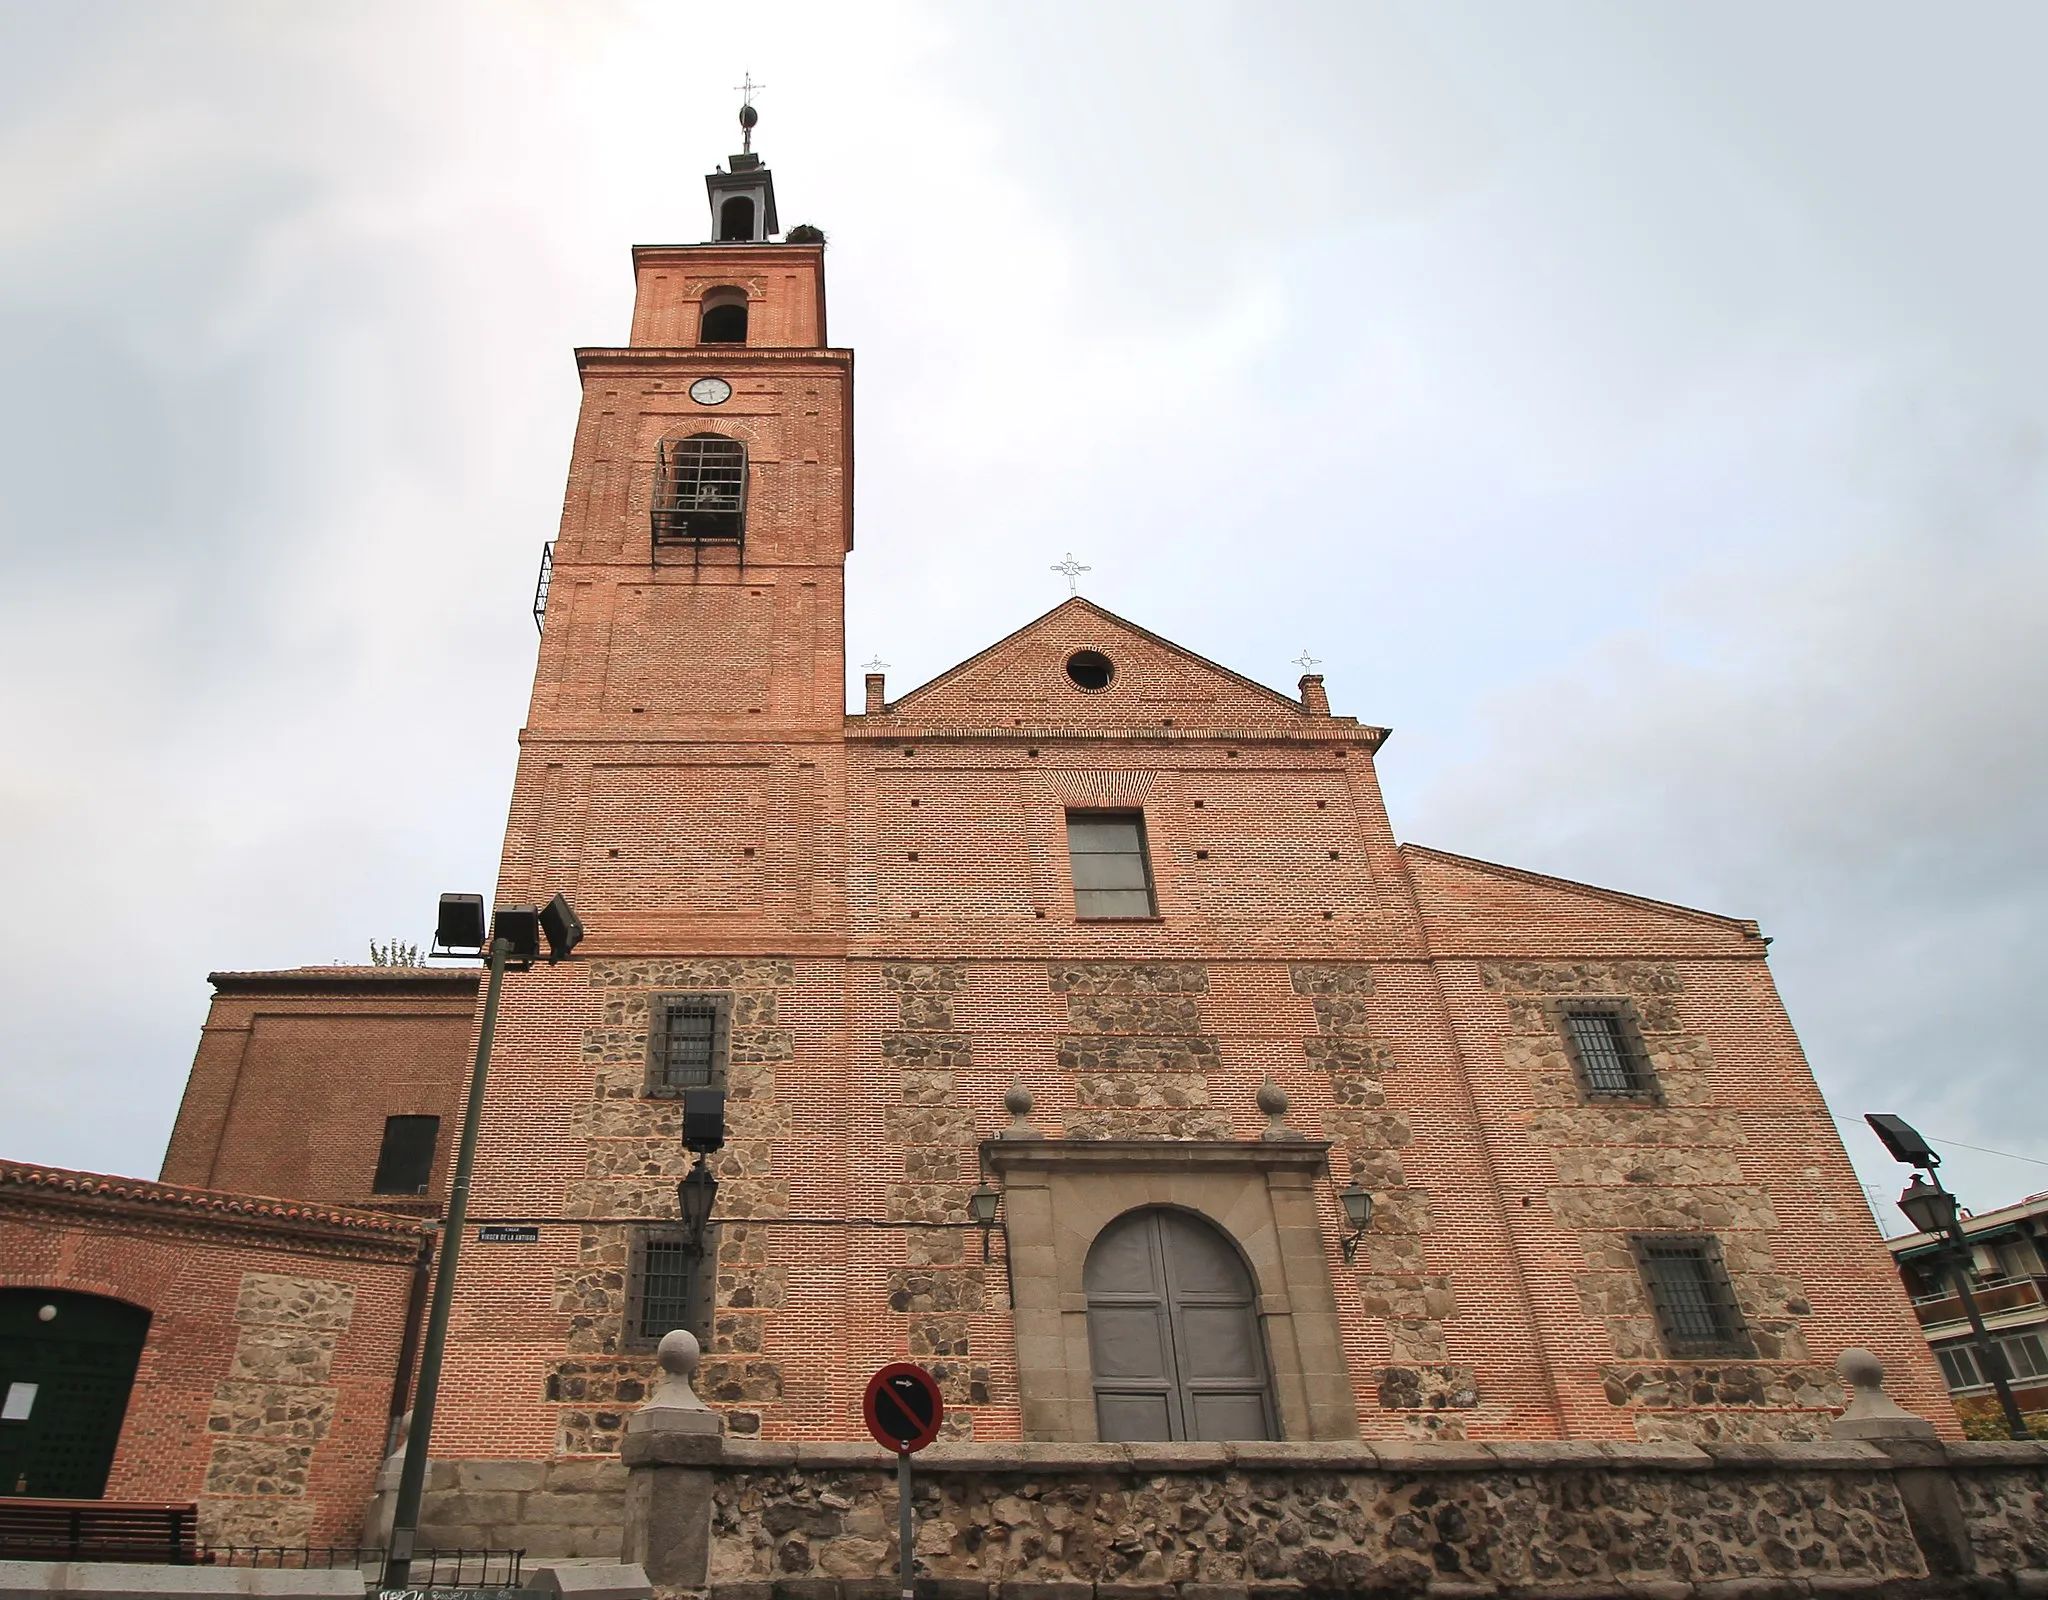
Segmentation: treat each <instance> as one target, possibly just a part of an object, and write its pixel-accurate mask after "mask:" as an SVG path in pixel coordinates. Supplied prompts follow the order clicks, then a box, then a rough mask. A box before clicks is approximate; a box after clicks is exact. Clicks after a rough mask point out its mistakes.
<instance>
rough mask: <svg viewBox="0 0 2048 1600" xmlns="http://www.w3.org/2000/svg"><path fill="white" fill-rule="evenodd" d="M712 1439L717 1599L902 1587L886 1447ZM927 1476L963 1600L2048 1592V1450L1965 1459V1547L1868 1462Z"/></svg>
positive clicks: (1364, 1449) (1351, 1455)
mask: <svg viewBox="0 0 2048 1600" xmlns="http://www.w3.org/2000/svg"><path fill="white" fill-rule="evenodd" d="M704 1442H705V1443H708V1444H710V1445H711V1446H712V1447H713V1448H712V1453H711V1459H709V1460H705V1461H704V1463H703V1464H704V1465H705V1466H706V1467H709V1468H710V1470H709V1472H708V1473H706V1474H705V1476H706V1477H707V1478H708V1481H709V1499H710V1513H709V1514H710V1523H711V1557H710V1561H711V1567H710V1572H709V1578H710V1594H711V1597H712V1600H798V1597H801V1600H883V1597H884V1596H885V1595H886V1594H888V1593H889V1592H891V1591H893V1588H894V1574H895V1571H896V1560H897V1553H896V1542H895V1531H896V1492H895V1484H894V1479H893V1473H892V1471H891V1469H890V1468H889V1466H888V1464H887V1462H886V1461H885V1460H883V1459H882V1458H880V1457H879V1456H878V1455H877V1454H876V1452H874V1451H872V1450H869V1449H867V1448H866V1447H864V1446H847V1445H815V1446H813V1445H802V1446H799V1445H794V1444H782V1443H773V1442H760V1441H747V1442H727V1443H726V1444H725V1445H724V1446H723V1448H722V1449H720V1448H719V1447H718V1444H717V1441H704ZM628 1454H629V1459H630V1458H632V1456H633V1452H632V1451H631V1450H629V1452H628ZM639 1470H647V1469H646V1468H640V1469H639ZM656 1470H676V1469H656ZM918 1474H919V1475H918V1479H917V1485H916V1499H915V1504H916V1508H917V1517H918V1524H917V1526H918V1532H917V1553H918V1562H919V1575H920V1578H921V1579H924V1580H927V1581H934V1587H933V1590H932V1593H934V1594H935V1595H942V1596H944V1597H946V1600H981V1597H990V1600H993V1597H996V1596H1000V1600H1091V1597H1093V1600H1116V1597H1125V1600H1174V1596H1175V1595H1176V1592H1177V1594H1178V1596H1179V1597H1180V1600H1234V1597H1244V1596H1247V1595H1256V1596H1268V1597H1280V1596H1292V1595H1301V1596H1310V1595H1324V1594H1335V1593H1344V1594H1359V1593H1372V1594H1382V1595H1398V1594H1418V1595H1419V1594H1423V1593H1431V1594H1436V1595H1443V1596H1465V1597H1472V1596H1479V1595H1519V1594H1528V1595H1543V1594H1550V1595H1558V1596H1567V1595H1568V1596H1571V1597H1573V1600H1590V1597H1594V1596H1604V1595H1622V1594H1629V1595H1636V1596H1645V1597H1654V1600H1682V1597H1685V1596H1689V1595H1699V1596H1707V1595H1713V1596H1722V1597H1727V1600H1736V1597H1745V1600H1746V1597H1748V1596H1770V1597H1773V1600H1792V1597H1795V1596H1807V1595H1819V1594H1834V1595H1846V1594H1859V1593H1871V1594H1883V1595H1885V1596H1887V1597H1893V1596H1899V1595H1905V1594H1916V1593H1924V1594H1942V1595H1948V1594H1961V1593H1966V1592H1967V1593H1979V1594H1988V1593H2011V1592H2015V1591H2017V1592H2019V1593H2038V1592H2040V1591H2041V1589H2042V1587H2043V1586H2044V1584H2048V1447H2042V1446H2035V1445H2017V1446H2015V1445H2003V1446H1998V1445H1991V1446H1978V1445H1962V1446H1951V1447H1949V1448H1948V1450H1947V1455H1946V1471H1945V1473H1943V1474H1942V1475H1943V1476H1944V1477H1945V1478H1946V1479H1948V1480H1949V1481H1950V1482H1952V1484H1953V1486H1954V1489H1953V1492H1954V1493H1955V1495H1956V1496H1957V1498H1958V1499H1959V1500H1960V1503H1961V1505H1962V1508H1963V1520H1962V1524H1961V1529H1966V1535H1961V1536H1963V1537H1966V1538H1967V1541H1968V1549H1967V1550H1959V1548H1958V1546H1957V1545H1955V1544H1951V1545H1949V1546H1946V1547H1944V1546H1943V1545H1942V1543H1941V1540H1940V1538H1939V1536H1938V1535H1936V1536H1930V1535H1929V1534H1928V1530H1927V1529H1926V1528H1925V1527H1924V1526H1922V1525H1921V1523H1920V1522H1918V1521H1915V1520H1910V1519H1909V1508H1908V1502H1909V1501H1910V1500H1912V1499H1913V1492H1912V1490H1911V1489H1910V1488H1909V1487H1907V1486H1906V1485H1904V1484H1903V1483H1902V1481H1901V1475H1900V1473H1899V1472H1898V1470H1897V1469H1896V1468H1895V1466H1894V1463H1893V1462H1892V1460H1891V1459H1890V1458H1889V1457H1887V1456H1886V1455H1885V1454H1884V1452H1883V1451H1882V1450H1880V1449H1879V1448H1877V1447H1876V1446H1874V1445H1870V1444H1864V1443H1854V1442H1833V1443H1810V1444H1797V1445H1778V1446H1754V1445H1750V1446H1723V1447H1713V1448H1710V1449H1701V1448H1698V1447H1695V1446H1691V1445H1686V1444H1679V1443H1620V1442H1617V1443H1607V1444H1593V1443H1578V1444H1569V1443H1568V1444H1536V1443H1520V1444H1513V1443H1500V1444H1492V1445H1467V1444H1441V1443H1439V1444H1421V1443H1400V1442H1393V1441H1387V1442H1381V1443H1378V1444H1374V1445H1363V1444H1329V1445H1286V1444H1239V1445H1221V1444H1205V1445H969V1446H952V1447H939V1448H937V1449H934V1450H933V1451H930V1452H927V1453H926V1454H925V1455H924V1456H923V1457H920V1459H919V1462H918ZM1918 1515H1919V1514H1918V1513H1913V1516H1915V1517H1917V1516H1918ZM1916 1527H1917V1528H1919V1532H1918V1533H1916ZM1923 1539H1926V1540H1927V1541H1928V1542H1926V1543H1925V1544H1924V1545H1923V1543H1922V1540H1923ZM1959 1557H1960V1559H1958V1558H1959ZM1972 1564H1974V1566H1975V1568H1976V1571H1975V1574H1974V1575H1972V1574H1970V1573H1969V1572H1968V1570H1967V1569H1968V1567H1969V1566H1970V1565H1972ZM1958 1565H1960V1566H1961V1567H1962V1568H1963V1569H1964V1570H1962V1571H1961V1572H1958V1571H1956V1570H1955V1569H1956V1567H1957V1566H1958Z"/></svg>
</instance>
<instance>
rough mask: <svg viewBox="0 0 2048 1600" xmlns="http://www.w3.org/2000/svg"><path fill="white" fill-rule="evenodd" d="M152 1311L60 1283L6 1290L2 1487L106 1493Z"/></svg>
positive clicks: (0, 1295)
mask: <svg viewBox="0 0 2048 1600" xmlns="http://www.w3.org/2000/svg"><path fill="white" fill-rule="evenodd" d="M148 1332H149V1313H148V1312H147V1311H145V1310H143V1309H142V1308H141V1307H140V1306H131V1305H128V1304H125V1303H124V1302H122V1301H119V1300H108V1299H105V1298H103V1297H102V1296H100V1295H96V1294H71V1293H69V1292H67V1291H65V1290H62V1289H0V1495H32V1496H34V1497H36V1498H38V1499H43V1500H97V1499H98V1498H99V1497H100V1496H101V1495H102V1494H104V1493H105V1492H106V1488H107V1473H108V1471H109V1470H110V1469H111V1468H112V1467H113V1464H114V1446H115V1444H116V1443H117V1442H118V1441H119V1440H120V1437H121V1419H122V1417H123V1416H125V1415H126V1414H127V1411H128V1391H129V1390H130V1389H131V1388H132V1387H133V1386H134V1383H135V1366H136V1363H137V1362H138V1361H140V1360H141V1359H142V1341H143V1339H144V1337H145V1336H146V1335H147V1334H148Z"/></svg>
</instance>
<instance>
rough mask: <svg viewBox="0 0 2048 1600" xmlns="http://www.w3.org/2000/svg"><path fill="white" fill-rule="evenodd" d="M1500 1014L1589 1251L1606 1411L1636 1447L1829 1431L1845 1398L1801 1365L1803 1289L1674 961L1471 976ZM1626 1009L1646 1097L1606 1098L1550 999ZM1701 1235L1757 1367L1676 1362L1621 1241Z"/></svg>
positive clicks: (1562, 1194) (1518, 966)
mask: <svg viewBox="0 0 2048 1600" xmlns="http://www.w3.org/2000/svg"><path fill="white" fill-rule="evenodd" d="M1481 975H1482V977H1483V979H1484V981H1485V982H1486V984H1487V985H1488V986H1489V987H1490V988H1492V989H1494V990H1496V991H1497V992H1499V993H1500V995H1501V996H1502V997H1503V999H1504V1000H1505V1002H1506V1005H1507V1011H1508V1035H1507V1039H1506V1043H1505V1046H1504V1048H1503V1052H1502V1054H1503V1064H1504V1065H1505V1066H1506V1067H1507V1068H1508V1069H1509V1070H1510V1071H1515V1072H1520V1073H1525V1074H1527V1077H1528V1081H1529V1086H1530V1095H1531V1099H1532V1100H1533V1102H1534V1110H1533V1113H1532V1115H1531V1117H1530V1123H1529V1138H1530V1141H1531V1143H1533V1144H1535V1145H1538V1146H1540V1147H1543V1148H1545V1149H1546V1150H1547V1151H1548V1152H1549V1154H1550V1155H1551V1157H1552V1159H1553V1160H1554V1161H1555V1163H1556V1170H1557V1182H1556V1184H1555V1185H1554V1186H1553V1187H1552V1188H1551V1189H1550V1191H1549V1201H1550V1208H1551V1211H1552V1214H1553V1215H1555V1216H1556V1217H1557V1219H1558V1220H1559V1221H1560V1222H1561V1223H1562V1224H1563V1225H1564V1226H1566V1227H1568V1228H1570V1229H1572V1230H1573V1231H1574V1232H1575V1233H1576V1235H1577V1237H1578V1241H1579V1247H1580V1250H1581V1251H1582V1252H1583V1255H1584V1268H1583V1270H1581V1271H1580V1272H1579V1273H1578V1274H1577V1280H1578V1289H1579V1298H1580V1301H1581V1303H1582V1305H1583V1306H1584V1308H1585V1313H1586V1315H1587V1317H1588V1318H1590V1319H1593V1320H1594V1321H1597V1322H1601V1323H1604V1324H1605V1326H1606V1328H1607V1331H1608V1337H1609V1339H1610V1340H1611V1341H1612V1346H1613V1351H1614V1359H1613V1360H1612V1361H1611V1362H1610V1363H1608V1364H1607V1365H1605V1366H1604V1367H1603V1368H1602V1369H1601V1373H1600V1376H1601V1379H1602V1382H1603V1383H1604V1385H1605V1387H1606V1390H1607V1396H1608V1399H1609V1401H1610V1402H1611V1403H1612V1404H1614V1405H1616V1406H1618V1407H1622V1408H1624V1409H1625V1410H1626V1411H1627V1412H1628V1413H1629V1415H1630V1417H1631V1419H1632V1421H1633V1423H1634V1427H1635V1432H1636V1435H1637V1437H1638V1438H1642V1439H1690V1440H1714V1439H1729V1440H1734V1439H1750V1440H1759V1439H1811V1438H1816V1437H1819V1436H1821V1435H1822V1434H1824V1433H1825V1431H1826V1426H1827V1422H1828V1419H1829V1417H1830V1416H1831V1415H1832V1412H1831V1410H1830V1407H1834V1406H1838V1405H1839V1404H1840V1403H1841V1399H1842V1395H1841V1391H1840V1387H1839V1385H1837V1383H1836V1382H1835V1377H1834V1374H1833V1373H1832V1372H1831V1371H1829V1370H1828V1367H1827V1364H1826V1363H1825V1362H1818V1361H1814V1360H1812V1359H1811V1355H1810V1352H1809V1350H1808V1348H1807V1343H1806V1338H1805V1334H1804V1332H1803V1331H1802V1328H1801V1319H1802V1318H1803V1317H1805V1316H1807V1315H1809V1314H1810V1313H1811V1311H1812V1307H1811V1305H1810V1304H1809V1303H1808V1301H1807V1298H1806V1292H1805V1289H1804V1286H1803V1285H1802V1284H1801V1283H1800V1282H1799V1280H1798V1279H1796V1278H1794V1277H1792V1276H1791V1275H1789V1274H1787V1273H1785V1272H1782V1271H1780V1270H1779V1269H1778V1267H1777V1263H1776V1261H1775V1260H1774V1258H1773V1256H1772V1252H1771V1239H1772V1236H1773V1234H1774V1233H1775V1232H1776V1230H1777V1227H1778V1219H1777V1217H1776V1215H1775V1213H1774V1212H1773V1210H1772V1207H1771V1201H1770V1196H1769V1194H1768V1192H1767V1191H1766V1190H1765V1189H1764V1188H1763V1187H1762V1186H1761V1185H1759V1184H1757V1183H1755V1182H1753V1181H1751V1179H1750V1177H1749V1174H1748V1173H1747V1172H1746V1171H1745V1169H1744V1166H1743V1162H1742V1150H1743V1146H1744V1145H1745V1144H1746V1143H1747V1140H1746V1138H1745V1136H1744V1134H1743V1131H1742V1125H1741V1122H1740V1119H1739V1118H1737V1117H1736V1116H1735V1114H1734V1113H1733V1112H1731V1111H1729V1110H1726V1109H1724V1108H1722V1107H1721V1106H1719V1105H1717V1104H1716V1101H1715V1095H1714V1088H1713V1072H1712V1068H1713V1064H1714V1063H1713V1055H1712V1052H1711V1051H1710V1049H1709V1047H1708V1044H1707V1041H1706V1039H1705V1038H1703V1037H1701V1036H1700V1035H1698V1034H1696V1033H1690V1032H1687V1031H1686V1029H1685V1027H1684V1025H1683V1023H1682V1021H1681V1019H1680V1016H1679V1002H1680V997H1681V996H1682V994H1683V992H1684V984H1683V982H1682V980H1681V979H1680V977H1679V974H1678V971H1677V969H1676V967H1675V966H1673V965H1672V964H1670V963H1656V962H1637V961H1614V962H1601V961H1577V962H1568V961H1507V962H1493V963H1488V964H1486V965H1485V966H1484V967H1483V968H1482V969H1481ZM1579 996H1585V997H1597V998H1600V999H1603V1000H1606V999H1612V1000H1619V1001H1622V1002H1623V1003H1625V1004H1626V1005H1627V1007H1628V1008H1629V1015H1630V1016H1631V1017H1632V1018H1633V1020H1634V1022H1635V1024H1636V1026H1637V1027H1638V1028H1639V1029H1640V1032H1641V1036H1642V1041H1643V1046H1644V1049H1645V1051H1646V1053H1647V1055H1648V1057H1649V1063H1650V1068H1651V1070H1652V1072H1653V1073H1654V1075H1655V1078H1656V1094H1655V1096H1654V1098H1653V1099H1650V1100H1648V1101H1646V1102H1641V1103H1639V1102H1635V1101H1626V1102H1601V1101H1597V1100H1593V1099H1591V1098H1590V1097H1589V1096H1588V1095H1587V1094H1586V1092H1585V1091H1584V1089H1583V1088H1582V1087H1581V1085H1580V1083H1579V1079H1578V1074H1577V1072H1576V1070H1575V1069H1574V1067H1573V1065H1572V1060H1571V1056H1570V1053H1569V1050H1568V1048H1567V1046H1566V1042H1565V1035H1564V1029H1563V1023H1562V1020H1561V1015H1560V1009H1559V1003H1560V1002H1561V1001H1564V1000H1567V999H1569V998H1573V997H1579ZM1653 1232H1685V1233H1701V1234H1711V1235H1712V1236H1713V1237H1714V1238H1715V1239H1716V1240H1717V1241H1718V1242H1719V1244H1720V1248H1721V1252H1722V1258H1723V1261H1724V1263H1725V1265H1726V1267H1727V1271H1728V1277H1729V1281H1730V1283H1731V1284H1732V1285H1733V1287H1734V1290H1735V1296H1736V1299H1737V1301H1738V1302H1739V1304H1740V1306H1741V1310H1742V1316H1743V1321H1744V1323H1745V1325H1746V1331H1747V1334H1748V1337H1749V1339H1750V1340H1751V1342H1752V1343H1753V1344H1754V1346H1755V1350H1756V1356H1755V1359H1749V1360H1727V1361H1674V1360H1672V1359H1671V1358H1670V1357H1669V1356H1668V1355H1667V1354H1666V1353H1665V1350H1664V1347H1663V1343H1662V1340H1661V1338H1660V1336H1659V1332H1658V1327H1657V1319H1656V1315H1655V1312H1654V1311H1653V1309H1652V1307H1651V1305H1650V1302H1649V1296H1648V1294H1647V1293H1646V1292H1645V1290H1644V1287H1643V1281H1642V1275H1641V1273H1640V1272H1639V1271H1638V1269H1637V1266H1636V1260H1635V1256H1634V1253H1633V1251H1632V1249H1631V1247H1630V1243H1629V1241H1630V1238H1631V1236H1632V1235H1634V1234H1636V1233H1653Z"/></svg>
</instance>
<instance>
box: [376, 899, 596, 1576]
mask: <svg viewBox="0 0 2048 1600" xmlns="http://www.w3.org/2000/svg"><path fill="white" fill-rule="evenodd" d="M543 937H545V938H546V940H547V946H548V948H547V959H548V961H549V963H550V964H551V965H552V964H553V963H554V962H557V961H560V960H562V959H563V958H564V957H565V956H567V955H568V954H569V953H570V952H571V951H572V950H574V949H575V948H576V946H577V945H578V944H580V943H581V942H582V940H583V924H582V923H581V922H580V921H578V920H577V917H576V913H575V912H574V911H573V910H571V909H570V907H569V902H568V901H567V900H566V899H564V898H563V897H562V896H561V895H556V896H555V897H554V899H552V900H550V901H549V902H548V903H547V904H546V905H545V906H541V907H538V908H530V907H524V906H521V907H512V906H501V907H499V908H498V911H497V914H496V915H495V916H494V917H492V919H491V936H490V951H489V957H490V965H491V976H490V982H489V984H488V985H487V986H486V988H485V990H484V1014H483V1021H482V1023H481V1024H480V1025H479V1027H478V1029H477V1038H476V1066H475V1068H474V1069H473V1070H472V1071H471V1073H470V1075H469V1101H468V1103H467V1104H466V1105H465V1106H464V1107H463V1112H462V1142H461V1144H460V1145H459V1146H458V1147H457V1150H456V1155H455V1177H454V1181H453V1182H452V1183H451V1184H450V1185H449V1189H448V1216H447V1219H446V1221H445V1222H444V1223H443V1224H442V1228H441V1241H442V1242H441V1262H440V1265H439V1267H438V1268H437V1269H436V1270H435V1273H434V1303H433V1308H432V1310H430V1311H429V1312H428V1314H427V1337H426V1341H425V1343H424V1344H423V1345H422V1346H421V1349H420V1369H419V1379H418V1381H417V1383H416V1385H415V1387H414V1390H413V1402H412V1430H411V1431H410V1432H409V1433H408V1434H407V1435H406V1438H405V1465H404V1466H403V1467H402V1468H401V1469H400V1471H399V1475H398V1503H397V1505H396V1506H394V1507H393V1508H392V1516H391V1546H390V1548H389V1550H388V1551H386V1553H385V1559H384V1587H385V1588H387V1589H403V1588H406V1587H407V1586H408V1584H409V1583H410V1581H411V1578H412V1552H413V1543H414V1541H415V1540H416V1539H417V1538H418V1536H419V1525H420V1493H421V1491H422V1490H423V1489H424V1488H425V1487H426V1481H427V1449H428V1441H429V1439H430V1437H431V1436H432V1434H433V1431H434V1398H435V1394H436V1391H437V1390H438V1389H439V1387H440V1383H441V1353H442V1351H443V1349H444V1348H445V1347H446V1346H447V1343H448V1315H449V1311H450V1309H451V1308H452V1307H453V1305H454V1302H455V1263H456V1258H457V1256H458V1255H459V1254H460V1253H461V1247H462V1231H463V1229H464V1227H465V1226H467V1223H468V1218H469V1175H470V1170H471V1168H472V1167H474V1166H475V1165H476V1134H477V1124H478V1123H479V1122H480V1121H481V1120H482V1118H483V1109H484V1079H485V1076H486V1075H487V1074H488V1073H489V1071H490V1068H491V1036H492V1035H493V1034H494V1033H495V1032H496V1031H497V1027H498V990H499V988H500V986H501V985H502V984H503V983H504V981H505V971H506V969H507V968H508V967H510V968H512V969H513V970H515V971H519V972H525V971H526V970H528V969H529V968H530V967H532V965H533V964H534V962H535V961H536V960H538V959H540V954H541V948H540V946H541V940H542V938H543ZM434 946H435V948H434V951H433V953H434V954H435V955H440V956H462V957H465V958H470V957H475V956H477V955H480V954H483V953H484V897H483V896H482V895H480V894H444V895H442V896H441V906H440V914H439V916H438V917H437V919H436V921H435V924H434Z"/></svg>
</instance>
